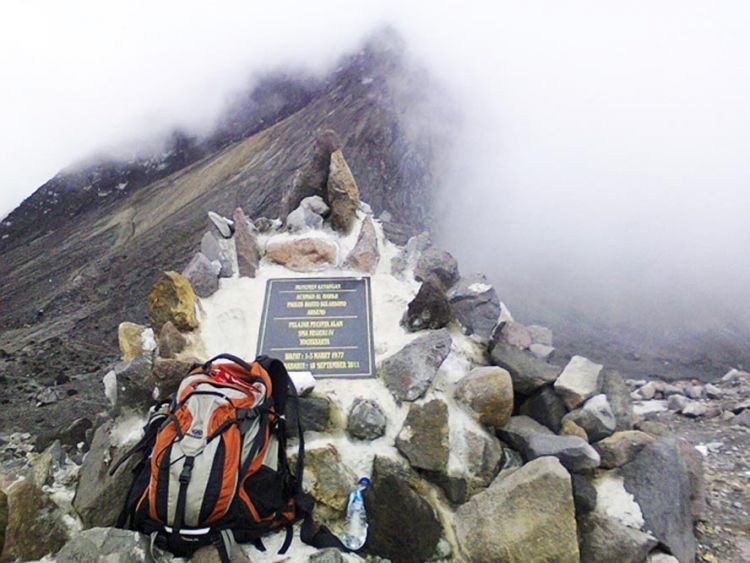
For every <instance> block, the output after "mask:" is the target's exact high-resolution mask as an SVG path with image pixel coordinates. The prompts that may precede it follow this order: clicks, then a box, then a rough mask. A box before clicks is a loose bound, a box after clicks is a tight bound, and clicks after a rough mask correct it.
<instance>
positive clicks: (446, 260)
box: [414, 246, 459, 289]
mask: <svg viewBox="0 0 750 563" xmlns="http://www.w3.org/2000/svg"><path fill="white" fill-rule="evenodd" d="M432 276H435V277H437V279H439V280H440V282H441V283H442V284H443V287H444V288H445V289H450V288H451V287H452V286H453V284H455V283H456V282H457V281H458V278H459V274H458V262H456V259H455V258H454V257H453V256H452V255H451V254H450V253H449V252H446V251H445V250H441V249H439V248H437V247H436V246H431V247H429V248H428V249H427V250H425V251H424V252H423V253H422V255H421V256H420V257H419V260H417V265H416V266H415V267H414V278H415V279H416V280H417V281H424V280H426V279H427V278H429V277H432Z"/></svg>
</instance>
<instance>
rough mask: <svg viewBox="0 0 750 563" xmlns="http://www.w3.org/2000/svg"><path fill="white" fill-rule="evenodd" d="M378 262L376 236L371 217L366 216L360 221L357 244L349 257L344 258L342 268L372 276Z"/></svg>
mask: <svg viewBox="0 0 750 563" xmlns="http://www.w3.org/2000/svg"><path fill="white" fill-rule="evenodd" d="M379 261H380V250H379V248H378V236H377V233H376V232H375V225H374V224H373V222H372V217H370V216H368V217H367V218H366V219H365V220H364V221H362V227H361V228H360V230H359V236H358V237H357V244H355V245H354V248H352V251H351V252H350V253H349V256H347V257H346V260H345V261H344V266H345V267H347V268H353V269H355V270H359V271H360V272H365V273H367V274H374V273H375V270H376V269H377V267H378V262H379Z"/></svg>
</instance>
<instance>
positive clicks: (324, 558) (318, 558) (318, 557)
mask: <svg viewBox="0 0 750 563" xmlns="http://www.w3.org/2000/svg"><path fill="white" fill-rule="evenodd" d="M307 562H308V563H345V562H344V556H343V555H341V551H339V550H338V549H337V548H335V547H329V548H327V549H321V550H320V551H316V552H315V553H313V554H312V555H311V556H310V557H309V558H308V559H307Z"/></svg>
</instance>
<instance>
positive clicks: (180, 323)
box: [148, 272, 198, 332]
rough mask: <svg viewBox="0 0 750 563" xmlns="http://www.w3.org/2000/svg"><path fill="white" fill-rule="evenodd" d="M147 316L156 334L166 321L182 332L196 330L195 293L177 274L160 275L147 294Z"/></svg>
mask: <svg viewBox="0 0 750 563" xmlns="http://www.w3.org/2000/svg"><path fill="white" fill-rule="evenodd" d="M148 315H149V319H150V320H151V326H152V327H153V328H154V331H156V332H159V331H161V328H162V326H164V323H166V322H167V321H172V323H173V324H174V326H175V327H176V328H177V329H178V330H182V331H189V330H193V329H195V328H198V319H197V317H196V316H195V293H194V292H193V288H192V287H191V286H190V282H189V281H188V280H187V278H185V277H184V276H181V275H180V274H178V273H177V272H165V273H164V274H162V276H161V278H159V280H158V281H157V282H156V283H155V284H154V286H153V287H152V288H151V291H150V292H149V294H148Z"/></svg>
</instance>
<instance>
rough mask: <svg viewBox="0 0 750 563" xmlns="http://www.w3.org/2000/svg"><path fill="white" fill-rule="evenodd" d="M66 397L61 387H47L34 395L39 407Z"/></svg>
mask: <svg viewBox="0 0 750 563" xmlns="http://www.w3.org/2000/svg"><path fill="white" fill-rule="evenodd" d="M64 398H65V395H64V394H63V392H62V389H59V388H57V387H45V388H44V389H41V390H39V391H38V392H37V393H36V394H35V395H34V400H35V402H36V406H37V407H43V406H45V405H52V404H54V403H56V402H57V401H59V400H61V399H64Z"/></svg>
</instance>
